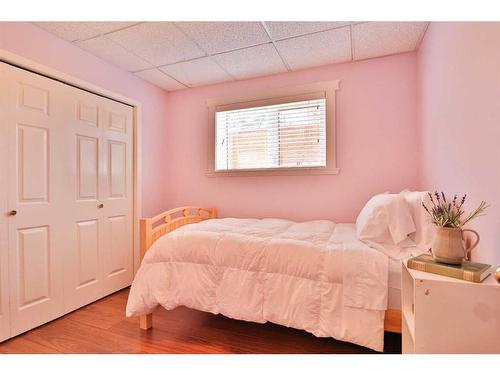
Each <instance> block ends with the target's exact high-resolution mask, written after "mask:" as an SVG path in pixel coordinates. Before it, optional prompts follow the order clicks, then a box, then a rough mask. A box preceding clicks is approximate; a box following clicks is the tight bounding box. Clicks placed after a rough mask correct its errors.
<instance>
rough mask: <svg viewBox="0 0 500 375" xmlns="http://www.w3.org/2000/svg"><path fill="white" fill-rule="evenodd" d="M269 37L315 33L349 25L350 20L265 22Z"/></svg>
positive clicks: (279, 37) (277, 37)
mask: <svg viewBox="0 0 500 375" xmlns="http://www.w3.org/2000/svg"><path fill="white" fill-rule="evenodd" d="M265 24H266V26H267V29H268V30H269V33H270V34H271V38H273V39H274V40H279V39H285V38H291V37H294V36H299V35H304V34H309V33H315V32H318V31H324V30H328V29H333V28H337V27H342V26H346V25H349V24H350V22H282V21H272V22H269V21H268V22H265Z"/></svg>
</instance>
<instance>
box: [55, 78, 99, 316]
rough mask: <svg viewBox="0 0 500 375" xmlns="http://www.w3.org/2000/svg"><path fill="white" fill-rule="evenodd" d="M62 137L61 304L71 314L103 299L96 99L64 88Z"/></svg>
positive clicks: (88, 94)
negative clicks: (63, 226) (63, 247)
mask: <svg viewBox="0 0 500 375" xmlns="http://www.w3.org/2000/svg"><path fill="white" fill-rule="evenodd" d="M65 99H66V105H65V111H66V117H67V118H68V121H67V126H66V128H65V134H64V137H65V139H66V140H67V141H66V143H67V145H68V151H67V168H68V169H67V175H66V186H67V191H66V196H65V200H66V202H67V205H68V211H67V213H66V218H67V222H66V230H65V236H66V241H67V244H68V246H67V252H66V256H65V264H66V270H65V281H64V296H65V298H64V300H65V307H64V309H65V311H66V312H69V311H72V310H75V309H77V308H79V307H81V306H84V305H86V304H88V303H91V302H93V301H95V300H97V299H99V298H101V297H103V296H104V293H103V286H102V264H101V252H102V245H101V240H100V237H101V236H103V232H102V228H101V221H102V218H101V213H100V209H99V204H100V198H101V193H100V184H101V182H100V173H101V159H102V140H101V138H102V130H101V124H100V122H99V116H98V114H99V108H98V105H99V99H100V98H99V97H98V96H96V95H93V94H90V93H88V92H85V91H82V90H79V89H76V88H73V87H67V88H66V98H65Z"/></svg>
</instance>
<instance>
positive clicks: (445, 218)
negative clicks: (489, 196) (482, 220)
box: [422, 191, 489, 228]
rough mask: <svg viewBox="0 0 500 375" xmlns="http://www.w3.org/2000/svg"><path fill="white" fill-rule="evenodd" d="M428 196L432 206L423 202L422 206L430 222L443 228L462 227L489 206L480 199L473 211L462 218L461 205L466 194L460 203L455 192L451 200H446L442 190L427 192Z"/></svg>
mask: <svg viewBox="0 0 500 375" xmlns="http://www.w3.org/2000/svg"><path fill="white" fill-rule="evenodd" d="M429 197H430V198H431V203H432V207H427V206H426V205H425V203H423V202H422V206H423V207H424V209H425V210H426V211H427V213H428V214H429V215H430V216H431V218H432V222H433V223H434V224H436V225H437V226H440V227H444V228H462V227H463V226H464V225H465V224H467V223H468V222H469V221H471V220H472V219H475V218H476V217H478V216H483V215H484V211H485V210H486V208H488V207H489V205H488V204H487V203H486V202H485V201H481V203H480V204H479V206H478V207H477V208H476V209H475V210H474V211H472V212H471V213H470V214H469V215H468V216H466V217H465V218H463V215H464V213H465V211H464V210H463V209H462V206H463V205H464V203H465V199H466V198H467V194H465V195H464V196H463V197H462V199H461V200H460V203H459V202H457V199H458V196H457V195H456V194H455V196H454V197H453V200H452V201H451V202H449V201H447V199H446V196H445V194H444V193H443V192H441V194H440V193H438V192H437V191H436V192H434V194H432V193H429Z"/></svg>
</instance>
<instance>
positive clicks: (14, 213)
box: [9, 210, 17, 216]
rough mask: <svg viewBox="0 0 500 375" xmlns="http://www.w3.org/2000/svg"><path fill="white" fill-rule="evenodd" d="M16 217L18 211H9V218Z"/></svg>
mask: <svg viewBox="0 0 500 375" xmlns="http://www.w3.org/2000/svg"><path fill="white" fill-rule="evenodd" d="M16 215H17V211H16V210H11V211H9V216H16Z"/></svg>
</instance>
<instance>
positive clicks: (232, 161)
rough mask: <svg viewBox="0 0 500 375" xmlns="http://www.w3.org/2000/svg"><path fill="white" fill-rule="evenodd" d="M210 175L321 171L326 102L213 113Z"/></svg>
mask: <svg viewBox="0 0 500 375" xmlns="http://www.w3.org/2000/svg"><path fill="white" fill-rule="evenodd" d="M215 131H216V136H215V143H216V145H215V146H216V147H215V154H216V155H215V170H216V171H224V170H226V171H229V170H245V169H279V168H311V167H325V166H326V99H314V100H305V101H299V102H291V103H284V104H276V105H267V106H262V107H252V108H244V109H236V110H229V111H216V113H215Z"/></svg>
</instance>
